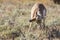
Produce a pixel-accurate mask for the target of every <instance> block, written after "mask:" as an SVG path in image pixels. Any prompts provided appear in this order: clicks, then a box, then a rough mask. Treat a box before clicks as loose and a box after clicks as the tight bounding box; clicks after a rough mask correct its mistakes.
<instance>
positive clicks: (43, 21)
mask: <svg viewBox="0 0 60 40" xmlns="http://www.w3.org/2000/svg"><path fill="white" fill-rule="evenodd" d="M42 24H43V29H45V18H44V19H42Z"/></svg>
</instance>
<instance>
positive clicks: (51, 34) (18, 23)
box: [0, 0, 60, 40]
mask: <svg viewBox="0 0 60 40" xmlns="http://www.w3.org/2000/svg"><path fill="white" fill-rule="evenodd" d="M38 1H39V0H38ZM38 1H37V0H29V1H28V0H25V1H24V0H6V1H5V0H0V40H12V39H13V38H14V39H15V40H49V39H50V40H52V39H53V40H60V39H59V38H60V5H59V4H54V3H52V2H51V3H46V1H45V3H46V9H47V15H46V21H45V22H46V29H39V28H38V26H37V24H36V23H35V22H34V24H33V25H32V27H31V29H32V30H31V31H30V32H28V30H29V24H30V22H29V19H30V11H31V8H32V6H33V5H34V3H36V2H38ZM42 2H43V1H42ZM43 3H44V2H43Z"/></svg>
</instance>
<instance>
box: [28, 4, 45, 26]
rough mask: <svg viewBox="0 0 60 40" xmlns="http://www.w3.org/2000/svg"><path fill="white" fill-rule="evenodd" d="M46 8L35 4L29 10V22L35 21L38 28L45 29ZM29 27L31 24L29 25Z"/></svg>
mask: <svg viewBox="0 0 60 40" xmlns="http://www.w3.org/2000/svg"><path fill="white" fill-rule="evenodd" d="M45 16H46V8H45V6H44V5H43V4H42V3H36V4H34V6H33V7H32V9H31V19H30V20H29V22H33V21H36V22H37V24H39V25H40V26H41V25H42V24H43V27H45ZM30 26H31V24H30Z"/></svg>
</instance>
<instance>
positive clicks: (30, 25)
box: [28, 22, 33, 31]
mask: <svg viewBox="0 0 60 40" xmlns="http://www.w3.org/2000/svg"><path fill="white" fill-rule="evenodd" d="M32 24H33V22H30V24H29V30H28V31H31V27H32Z"/></svg>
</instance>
